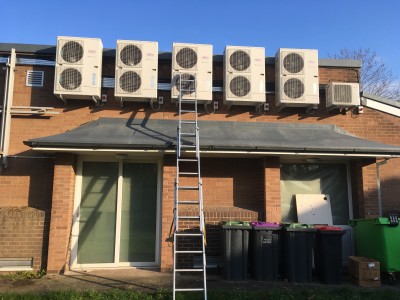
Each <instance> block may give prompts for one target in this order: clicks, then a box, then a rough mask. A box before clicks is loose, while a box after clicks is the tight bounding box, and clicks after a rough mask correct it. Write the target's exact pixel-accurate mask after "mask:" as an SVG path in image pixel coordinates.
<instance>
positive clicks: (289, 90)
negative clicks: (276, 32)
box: [275, 48, 319, 109]
mask: <svg viewBox="0 0 400 300" xmlns="http://www.w3.org/2000/svg"><path fill="white" fill-rule="evenodd" d="M275 102H276V105H277V107H278V109H282V108H284V107H312V106H314V105H318V104H319V79H318V50H310V49H283V48H281V49H279V50H278V52H277V53H276V56H275Z"/></svg>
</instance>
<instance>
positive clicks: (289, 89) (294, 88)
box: [283, 78, 304, 99]
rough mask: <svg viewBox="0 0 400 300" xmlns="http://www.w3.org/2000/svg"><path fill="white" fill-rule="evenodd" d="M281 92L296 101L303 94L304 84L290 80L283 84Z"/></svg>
mask: <svg viewBox="0 0 400 300" xmlns="http://www.w3.org/2000/svg"><path fill="white" fill-rule="evenodd" d="M283 90H284V92H285V95H286V96H288V97H289V98H290V99H298V98H300V97H301V96H303V94H304V84H303V82H302V81H301V80H300V79H297V78H290V79H289V80H287V81H286V82H285V84H284V86H283Z"/></svg>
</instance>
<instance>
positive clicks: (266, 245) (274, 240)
mask: <svg viewBox="0 0 400 300" xmlns="http://www.w3.org/2000/svg"><path fill="white" fill-rule="evenodd" d="M251 225H252V227H253V230H252V231H251V242H252V244H251V245H250V246H251V254H252V256H251V258H252V272H251V273H252V277H253V278H254V279H256V280H277V279H278V275H279V273H278V270H279V250H280V247H279V243H280V239H279V234H280V232H281V228H282V227H281V226H280V225H279V224H278V223H267V222H252V223H251Z"/></svg>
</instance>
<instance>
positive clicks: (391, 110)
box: [361, 97, 400, 117]
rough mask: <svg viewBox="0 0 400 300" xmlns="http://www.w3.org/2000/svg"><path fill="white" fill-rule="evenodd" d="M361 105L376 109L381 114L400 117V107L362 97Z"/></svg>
mask: <svg viewBox="0 0 400 300" xmlns="http://www.w3.org/2000/svg"><path fill="white" fill-rule="evenodd" d="M361 103H362V105H364V106H366V107H369V108H372V109H376V110H379V111H381V112H384V113H387V114H390V115H393V116H396V117H400V108H398V107H394V106H390V105H387V104H384V103H382V102H378V101H375V100H371V99H368V98H366V97H361Z"/></svg>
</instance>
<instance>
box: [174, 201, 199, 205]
mask: <svg viewBox="0 0 400 300" xmlns="http://www.w3.org/2000/svg"><path fill="white" fill-rule="evenodd" d="M178 204H200V201H196V200H183V201H178Z"/></svg>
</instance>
